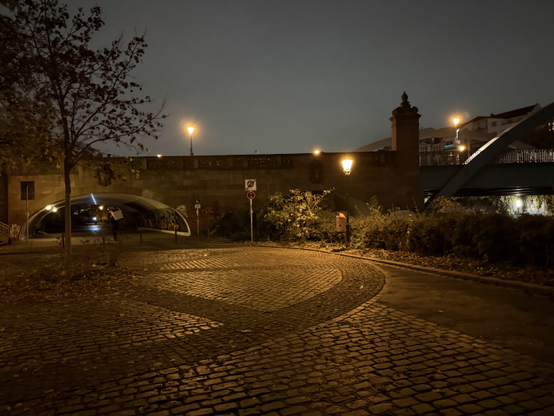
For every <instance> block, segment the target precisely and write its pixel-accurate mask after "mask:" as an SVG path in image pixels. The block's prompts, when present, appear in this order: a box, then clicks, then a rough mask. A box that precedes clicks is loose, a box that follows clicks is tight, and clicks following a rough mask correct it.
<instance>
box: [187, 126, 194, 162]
mask: <svg viewBox="0 0 554 416" xmlns="http://www.w3.org/2000/svg"><path fill="white" fill-rule="evenodd" d="M187 130H188V131H189V136H190V155H191V156H194V153H192V132H193V131H194V127H189V128H188V129H187Z"/></svg>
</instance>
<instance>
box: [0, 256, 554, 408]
mask: <svg viewBox="0 0 554 416" xmlns="http://www.w3.org/2000/svg"><path fill="white" fill-rule="evenodd" d="M122 262H123V263H124V264H126V265H128V266H129V267H133V268H134V271H133V273H134V274H136V276H137V278H136V279H132V280H130V282H131V283H130V285H129V287H128V288H126V290H121V291H118V292H114V293H111V294H106V295H99V296H98V297H96V298H92V299H91V298H86V297H82V298H79V297H77V298H75V299H73V300H71V301H65V302H48V303H42V304H35V305H29V304H21V305H15V306H13V305H10V306H9V307H7V306H6V305H5V304H0V307H1V308H2V313H1V314H0V336H1V338H0V414H2V415H4V414H6V415H10V416H11V415H20V414H21V415H24V414H41V415H65V414H67V415H69V414H79V415H109V414H114V415H142V414H152V415H212V414H218V415H219V414H226V415H239V416H246V415H255V414H261V415H280V416H286V415H310V416H312V415H313V416H315V415H335V414H340V415H348V416H363V415H373V414H381V415H420V414H427V415H446V416H448V415H466V414H484V415H553V414H554V366H552V365H550V364H546V363H543V362H540V361H537V360H535V359H532V358H530V357H527V356H525V355H521V354H518V353H515V352H513V351H511V350H509V349H506V348H503V347H502V346H501V345H499V344H491V343H487V342H485V341H483V340H480V339H476V338H472V337H471V336H468V335H465V334H463V333H460V332H457V331H454V330H450V329H445V328H442V327H440V326H438V325H435V324H433V323H430V322H428V321H426V320H423V319H419V318H416V317H414V316H411V315H409V314H406V313H403V312H400V311H397V310H395V309H393V308H390V307H386V306H384V305H382V304H380V303H379V293H380V292H381V291H382V290H383V288H384V290H386V287H387V285H386V283H385V279H384V275H383V274H382V273H381V272H380V271H379V270H378V269H377V268H375V267H373V266H372V265H371V263H370V262H368V261H363V260H359V259H352V258H348V257H341V256H335V255H331V254H323V253H316V252H306V251H296V250H286V249H276V248H237V247H232V248H228V249H223V248H221V249H207V248H206V249H196V250H191V249H189V250H168V251H163V252H159V251H158V252H140V253H128V254H126V255H125V256H124V258H123V259H122Z"/></svg>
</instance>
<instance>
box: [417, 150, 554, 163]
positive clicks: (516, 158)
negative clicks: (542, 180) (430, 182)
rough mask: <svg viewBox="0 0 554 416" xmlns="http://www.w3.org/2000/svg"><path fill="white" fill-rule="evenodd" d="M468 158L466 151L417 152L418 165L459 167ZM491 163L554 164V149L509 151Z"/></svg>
mask: <svg viewBox="0 0 554 416" xmlns="http://www.w3.org/2000/svg"><path fill="white" fill-rule="evenodd" d="M468 157H469V155H468V153H467V151H462V152H457V151H453V150H448V151H435V152H419V165H420V166H445V165H461V164H463V163H464V162H465V161H466V160H467V159H468ZM491 163H495V164H496V163H554V149H532V150H510V151H508V152H505V153H503V154H501V155H500V156H498V157H497V158H495V159H494V160H493V161H492V162H491Z"/></svg>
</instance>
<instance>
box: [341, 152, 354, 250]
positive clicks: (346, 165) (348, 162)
mask: <svg viewBox="0 0 554 416" xmlns="http://www.w3.org/2000/svg"><path fill="white" fill-rule="evenodd" d="M352 163H353V160H352V159H344V160H343V161H342V171H343V172H344V175H345V176H346V243H347V244H348V243H349V242H350V213H349V211H348V177H349V176H350V173H351V172H352Z"/></svg>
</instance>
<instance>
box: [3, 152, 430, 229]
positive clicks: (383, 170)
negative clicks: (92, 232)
mask: <svg viewBox="0 0 554 416" xmlns="http://www.w3.org/2000/svg"><path fill="white" fill-rule="evenodd" d="M346 157H350V158H352V159H353V160H354V164H353V167H352V174H351V175H350V176H349V179H348V185H349V190H348V191H349V194H350V196H351V197H352V199H353V200H354V201H355V200H356V199H358V200H361V201H369V199H370V198H371V197H372V196H377V197H378V199H379V202H380V204H381V205H383V206H384V207H387V208H389V207H392V206H398V207H400V208H402V209H405V208H407V207H410V208H411V207H413V206H414V195H415V194H416V193H417V192H419V191H418V190H416V191H415V193H414V190H413V189H410V188H409V187H407V186H406V184H405V181H406V178H407V177H409V176H410V174H412V175H413V174H417V177H418V178H419V175H418V172H415V173H414V172H411V173H410V172H406V171H405V170H404V169H403V168H402V166H399V164H398V163H397V154H396V152H359V153H352V154H346V153H321V154H319V155H314V154H284V155H238V156H178V157H162V158H157V157H139V158H133V161H132V162H131V164H129V160H128V159H125V158H110V160H111V162H112V163H114V164H115V166H119V167H117V168H115V172H116V173H117V174H118V175H120V176H121V177H125V180H123V179H114V180H112V181H111V183H110V184H109V185H108V186H101V185H100V184H99V181H98V179H97V178H96V177H95V176H94V171H91V170H89V169H83V168H78V169H77V170H76V172H75V174H72V196H79V195H84V194H89V193H93V194H94V193H125V194H131V195H137V196H142V197H145V198H149V199H154V200H157V201H160V202H163V203H165V204H167V205H169V206H172V207H177V206H178V205H181V204H185V205H186V206H187V207H188V208H189V209H191V208H192V207H194V201H195V199H200V200H201V203H202V208H206V207H220V208H231V209H235V210H246V209H247V207H248V204H249V202H248V199H247V198H246V192H245V190H244V183H245V180H246V179H256V180H257V187H258V189H257V191H256V198H257V199H258V201H259V198H261V197H267V196H270V195H272V194H274V193H276V192H282V193H283V194H287V193H288V192H289V190H290V189H300V190H310V191H323V190H335V191H336V192H337V193H339V194H344V193H346V191H347V190H346V186H347V184H346V177H345V175H344V173H343V171H342V165H341V161H342V160H343V159H344V158H346ZM416 157H417V156H416ZM416 160H417V159H416ZM416 166H417V165H416ZM131 168H136V169H137V170H139V176H138V178H137V177H136V175H135V174H134V173H132V172H131ZM417 169H419V167H417ZM21 181H35V200H34V201H30V211H31V213H33V212H34V211H36V210H38V209H41V208H43V207H44V206H46V205H49V204H52V203H54V202H57V201H60V200H62V199H63V196H64V187H63V179H62V176H61V172H58V171H50V172H48V173H45V174H40V169H39V168H37V167H30V168H20V169H15V170H12V171H10V172H9V179H8V198H9V201H10V204H9V220H10V222H12V223H22V222H23V219H24V215H25V201H21V197H20V183H21ZM417 188H419V184H418V186H417ZM255 203H256V200H255ZM351 205H352V204H351Z"/></svg>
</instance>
